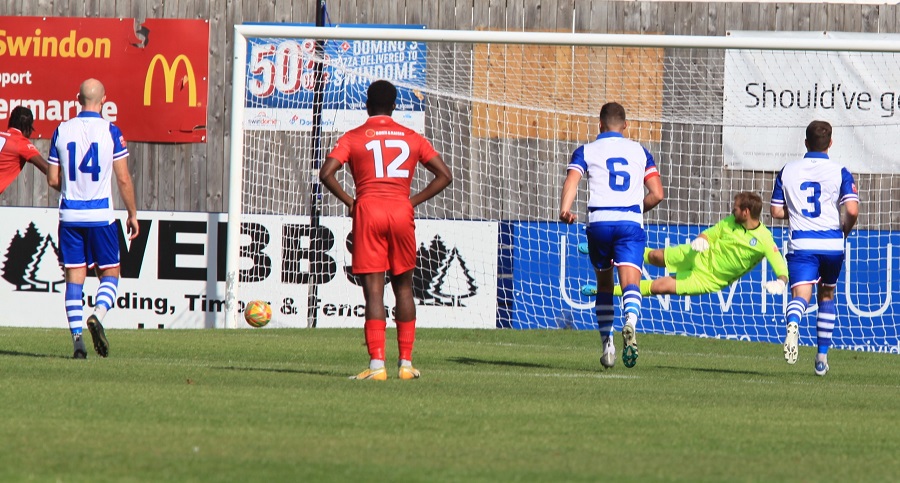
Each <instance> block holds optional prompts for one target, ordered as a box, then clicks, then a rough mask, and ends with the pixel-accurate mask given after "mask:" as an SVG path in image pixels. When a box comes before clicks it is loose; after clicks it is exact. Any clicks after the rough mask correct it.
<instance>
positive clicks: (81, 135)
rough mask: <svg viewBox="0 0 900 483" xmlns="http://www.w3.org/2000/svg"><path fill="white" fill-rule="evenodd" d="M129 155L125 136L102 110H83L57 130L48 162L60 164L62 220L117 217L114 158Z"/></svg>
mask: <svg viewBox="0 0 900 483" xmlns="http://www.w3.org/2000/svg"><path fill="white" fill-rule="evenodd" d="M126 156H128V149H127V148H126V146H125V138H124V137H123V136H122V131H120V130H119V128H118V127H116V125H115V124H112V123H110V122H109V121H107V120H105V119H103V118H102V117H100V114H99V113H96V112H88V111H82V112H81V113H79V114H78V116H77V117H75V118H72V119H70V120H68V121H66V122H63V123H62V124H60V125H59V127H58V128H56V132H54V133H53V141H52V142H51V144H50V156H49V158H48V159H47V162H48V163H50V164H56V165H58V166H59V172H60V179H61V182H62V186H61V189H60V196H59V221H60V223H61V224H62V225H66V226H103V225H109V224H111V223H112V222H113V221H114V218H113V201H112V175H113V167H112V165H113V162H114V161H116V160H118V159H122V158H124V157H126Z"/></svg>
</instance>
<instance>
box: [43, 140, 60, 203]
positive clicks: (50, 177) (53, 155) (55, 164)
mask: <svg viewBox="0 0 900 483" xmlns="http://www.w3.org/2000/svg"><path fill="white" fill-rule="evenodd" d="M58 137H59V130H58V129H57V130H55V131H53V137H52V138H51V139H50V154H49V155H48V158H49V160H50V162H49V163H48V166H47V171H46V172H44V174H45V175H47V184H48V185H50V187H51V188H53V189H55V190H56V191H59V190H60V189H61V187H62V180H61V179H60V177H59V152H58V151H57V150H56V140H57V138H58ZM38 154H40V153H38Z"/></svg>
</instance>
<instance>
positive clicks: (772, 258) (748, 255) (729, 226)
mask: <svg viewBox="0 0 900 483" xmlns="http://www.w3.org/2000/svg"><path fill="white" fill-rule="evenodd" d="M703 234H704V235H706V237H707V238H708V239H709V245H710V247H709V250H707V251H706V252H703V253H700V254H699V256H698V257H697V259H696V260H695V263H697V264H700V263H702V264H703V265H706V267H705V268H706V269H707V270H708V273H710V274H711V275H712V276H713V277H715V278H718V279H720V280H721V282H724V283H725V284H728V283H731V282H733V281H735V280H737V279H739V278H741V277H742V276H743V275H744V274H745V273H747V272H749V271H750V270H751V269H753V267H755V266H756V264H757V263H759V262H760V260H762V259H763V257H765V258H766V260H768V261H769V264H770V265H771V266H772V270H774V271H775V276H777V277H780V276H785V277H787V274H788V270H787V264H786V263H785V262H784V257H782V256H781V252H780V251H778V246H777V245H776V244H775V240H774V239H773V238H772V232H771V231H769V229H768V228H767V227H766V225H764V224H763V223H762V222H760V223H759V226H758V227H756V228H754V229H752V230H748V229H746V228H744V226H743V225H741V224H740V223H737V222H736V221H735V219H734V215H730V216H729V217H728V218H725V219H724V220H722V221H720V222H718V223H716V224H715V225H714V226H712V227H710V228H708V229H707V230H705V231H704V232H703Z"/></svg>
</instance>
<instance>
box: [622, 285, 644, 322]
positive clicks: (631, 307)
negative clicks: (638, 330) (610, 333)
mask: <svg viewBox="0 0 900 483" xmlns="http://www.w3.org/2000/svg"><path fill="white" fill-rule="evenodd" d="M622 302H623V303H624V305H625V316H626V320H627V318H628V314H634V316H635V327H636V326H637V320H638V319H640V318H641V288H640V287H639V286H637V285H636V284H633V283H632V284H630V285H626V286H624V287H622Z"/></svg>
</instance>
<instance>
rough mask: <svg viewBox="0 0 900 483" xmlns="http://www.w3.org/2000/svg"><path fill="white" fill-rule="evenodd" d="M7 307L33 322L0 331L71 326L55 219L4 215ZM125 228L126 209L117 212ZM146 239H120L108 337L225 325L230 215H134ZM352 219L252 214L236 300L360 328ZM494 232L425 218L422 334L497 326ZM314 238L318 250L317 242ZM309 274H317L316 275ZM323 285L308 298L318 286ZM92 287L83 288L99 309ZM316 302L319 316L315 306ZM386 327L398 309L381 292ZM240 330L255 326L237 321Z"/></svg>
mask: <svg viewBox="0 0 900 483" xmlns="http://www.w3.org/2000/svg"><path fill="white" fill-rule="evenodd" d="M0 212H2V218H3V223H2V224H0V247H2V249H0V304H5V305H6V306H11V305H13V304H15V305H21V306H27V307H29V310H28V315H27V317H23V316H20V315H16V316H6V317H0V325H8V326H29V327H48V328H54V327H55V328H64V327H67V325H66V318H65V311H64V293H65V280H64V276H63V271H62V269H61V268H60V266H59V239H58V236H57V222H58V216H59V215H58V211H57V210H55V209H45V208H0ZM117 216H118V217H119V219H120V220H122V221H124V219H125V217H126V214H125V212H117ZM138 219H139V223H140V235H139V236H138V237H137V238H136V239H135V240H133V241H131V242H127V241H126V240H125V235H124V233H122V231H121V224H120V239H119V243H120V248H121V253H122V255H121V258H122V260H121V261H122V265H121V274H122V278H121V280H120V283H119V289H118V297H117V299H116V307H115V310H113V311H111V312H110V314H109V316H107V318H106V319H105V320H104V325H106V326H107V327H109V328H118V329H134V328H141V327H143V328H167V329H168V328H190V329H194V328H214V327H224V326H225V247H226V243H227V240H226V225H227V215H226V214H223V213H178V212H148V211H141V212H139V213H138ZM350 228H351V222H350V219H349V218H345V217H326V218H322V219H321V222H320V225H319V226H317V227H312V226H311V224H310V220H309V218H308V217H300V216H289V217H280V216H252V217H249V216H248V217H246V218H245V219H244V220H243V222H242V235H241V273H240V277H241V279H242V283H241V288H240V293H239V297H238V298H239V303H240V305H241V306H243V304H245V303H246V302H248V301H250V300H265V301H267V302H269V303H270V304H271V305H272V311H273V318H272V322H271V323H270V324H269V326H270V327H307V326H308V320H309V319H308V316H309V315H310V314H312V315H313V316H314V317H315V320H316V326H317V327H362V326H363V323H364V319H365V318H364V315H365V313H364V312H365V301H364V299H363V295H362V289H361V288H360V282H359V280H358V279H357V278H355V277H354V276H353V275H352V274H351V270H350V263H351V255H350V250H351V247H352V238H351V237H350V236H349V234H350ZM497 232H498V228H497V223H494V222H480V221H447V220H418V221H417V223H416V237H417V240H418V241H419V253H418V261H419V266H418V267H417V268H416V271H415V277H414V287H413V293H414V296H415V300H416V304H417V315H418V321H419V326H421V327H466V328H493V327H495V324H496V312H497V296H496V294H497V285H496V280H497V265H496V264H497V250H496V247H497V236H498V234H497ZM314 239H315V242H313V240H314ZM311 267H316V270H315V274H312V270H311ZM312 284H314V285H315V287H316V288H315V291H313V292H312V293H311V289H310V287H311V286H312ZM97 286H98V282H97V280H96V278H93V277H89V279H88V281H87V282H86V284H85V296H84V303H85V305H86V306H88V307H91V306H93V305H94V296H95V294H96V291H97ZM310 300H312V301H313V304H312V309H310V303H309V301H310ZM385 305H386V307H387V309H388V314H389V315H388V318H389V319H391V315H390V314H391V313H392V312H393V309H394V307H395V302H394V297H393V293H392V291H391V289H390V285H387V286H386V287H385ZM240 326H242V327H248V326H246V325H244V324H240Z"/></svg>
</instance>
